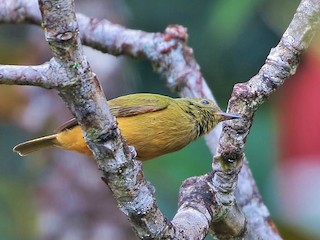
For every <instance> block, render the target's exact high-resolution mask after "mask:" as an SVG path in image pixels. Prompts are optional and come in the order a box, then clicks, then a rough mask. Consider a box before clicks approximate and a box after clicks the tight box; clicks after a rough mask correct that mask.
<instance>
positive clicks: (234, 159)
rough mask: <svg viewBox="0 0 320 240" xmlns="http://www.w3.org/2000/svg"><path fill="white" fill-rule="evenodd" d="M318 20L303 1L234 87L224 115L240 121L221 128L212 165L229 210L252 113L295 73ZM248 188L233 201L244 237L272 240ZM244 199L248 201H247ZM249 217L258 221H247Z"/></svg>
mask: <svg viewBox="0 0 320 240" xmlns="http://www.w3.org/2000/svg"><path fill="white" fill-rule="evenodd" d="M319 18H320V2H319V1H315V0H313V1H312V0H303V1H302V2H301V4H300V5H299V7H298V9H297V13H296V14H295V16H294V18H293V19H292V21H291V23H290V25H289V27H288V29H287V30H286V32H285V33H284V35H283V36H282V38H281V40H280V42H279V44H278V45H277V46H276V47H275V48H274V49H272V50H271V52H270V54H269V56H268V57H267V60H266V63H265V64H264V65H263V66H262V68H261V70H260V71H259V73H258V74H257V75H256V76H254V77H253V78H252V79H251V80H250V81H248V82H246V83H240V84H236V85H235V87H234V89H233V93H232V96H231V99H230V101H229V106H228V111H230V112H236V113H240V114H241V115H242V118H241V119H239V120H236V121H230V122H227V123H225V124H224V127H223V131H222V134H221V137H220V143H219V147H218V150H217V154H216V156H215V158H214V161H213V164H212V167H213V170H214V172H215V175H214V179H213V184H214V187H215V189H216V190H217V194H218V195H219V196H220V197H219V199H221V200H222V202H224V203H227V202H229V204H230V206H233V205H234V203H235V198H234V189H235V187H236V184H237V179H238V173H239V171H240V169H241V167H242V164H243V158H244V154H243V151H244V145H245V142H246V138H247V135H248V134H249V130H250V127H251V125H252V121H253V115H254V113H255V111H256V110H257V109H258V107H259V106H260V105H261V104H262V103H263V102H264V101H265V100H266V99H267V98H268V97H269V96H270V95H271V93H273V92H274V91H275V90H276V89H277V88H278V87H279V86H281V85H282V84H283V83H284V81H285V80H286V79H288V78H289V77H290V76H291V75H293V74H294V73H295V70H296V68H297V66H298V64H299V62H300V60H301V55H302V53H303V52H304V51H305V50H306V49H307V48H308V46H309V44H310V42H311V40H312V37H313V36H314V34H315V32H316V30H317V29H318V28H319ZM242 176H244V177H245V178H246V179H250V178H251V174H250V172H244V173H243V174H242ZM248 184H249V182H248ZM248 184H245V185H244V184H242V186H241V187H239V189H240V191H239V194H238V195H237V201H238V202H240V203H241V205H242V209H243V211H244V212H245V213H246V216H247V217H248V231H247V234H252V233H254V235H255V236H251V238H254V239H255V238H262V239H275V235H274V233H276V229H275V228H274V225H273V224H272V222H269V218H268V216H269V213H268V212H267V209H266V208H265V206H264V205H263V204H260V203H261V202H262V201H261V197H258V199H259V201H258V202H259V204H257V205H255V206H254V210H253V208H252V205H253V203H254V201H256V200H257V199H256V197H254V198H252V196H254V193H255V192H257V189H256V188H255V187H254V186H253V185H251V186H250V185H248ZM244 186H249V189H251V191H250V192H248V191H246V189H245V188H244ZM248 196H250V198H248ZM248 199H251V201H247V200H248ZM254 199H255V200H254ZM252 210H253V211H252ZM253 213H256V214H257V216H259V217H258V218H252V217H250V216H252V214H253ZM261 222H266V223H267V224H270V227H269V230H267V229H263V232H262V231H256V226H257V224H260V223H261Z"/></svg>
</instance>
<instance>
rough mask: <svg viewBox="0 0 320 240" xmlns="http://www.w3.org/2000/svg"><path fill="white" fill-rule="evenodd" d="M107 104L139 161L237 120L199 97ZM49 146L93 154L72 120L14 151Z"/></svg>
mask: <svg viewBox="0 0 320 240" xmlns="http://www.w3.org/2000/svg"><path fill="white" fill-rule="evenodd" d="M108 104H109V107H110V110H111V112H112V114H113V115H114V116H115V117H116V118H117V122H118V126H119V128H120V131H121V134H122V136H123V137H124V138H125V139H126V141H127V144H128V145H131V146H134V148H135V150H136V152H137V159H139V160H148V159H152V158H155V157H158V156H161V155H164V154H166V153H170V152H175V151H177V150H179V149H181V148H183V147H185V146H187V145H188V144H189V143H190V142H191V141H193V140H195V139H197V138H198V137H200V136H201V135H203V134H206V133H208V132H209V131H210V130H211V129H213V128H214V127H215V126H216V125H217V124H218V123H219V122H221V121H225V120H230V119H235V118H239V115H236V114H228V113H224V112H221V110H220V108H219V107H218V106H217V105H216V104H215V103H214V102H212V101H211V100H209V99H201V98H171V97H167V96H162V95H158V94H148V93H138V94H131V95H126V96H122V97H118V98H115V99H112V100H110V101H108ZM49 146H57V147H61V148H63V149H65V150H73V151H77V152H80V153H83V154H87V155H92V152H91V151H90V149H89V148H88V147H87V144H86V143H85V141H84V138H83V133H82V130H81V128H80V126H79V125H78V123H77V121H76V120H75V119H71V120H70V121H68V122H66V123H65V124H63V127H62V128H60V130H59V131H58V132H57V133H56V134H53V135H49V136H45V137H41V138H37V139H34V140H30V141H27V142H24V143H20V144H18V145H17V146H15V147H14V148H13V150H14V151H16V152H18V153H19V154H20V155H21V156H25V155H27V154H29V153H31V152H34V151H37V150H40V149H42V148H45V147H49Z"/></svg>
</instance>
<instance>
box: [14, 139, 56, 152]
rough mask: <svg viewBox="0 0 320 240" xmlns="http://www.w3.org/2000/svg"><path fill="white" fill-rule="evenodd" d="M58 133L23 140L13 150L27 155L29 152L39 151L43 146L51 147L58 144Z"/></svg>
mask: <svg viewBox="0 0 320 240" xmlns="http://www.w3.org/2000/svg"><path fill="white" fill-rule="evenodd" d="M56 137H57V134H53V135H49V136H45V137H41V138H36V139H33V140H30V141H27V142H23V143H20V144H18V145H17V146H15V147H14V148H13V151H15V152H17V153H19V155H20V156H26V155H28V154H29V153H32V152H35V151H38V150H40V149H42V148H46V147H51V146H54V145H56V144H57V143H58V142H57V139H56Z"/></svg>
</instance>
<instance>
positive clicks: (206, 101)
mask: <svg viewBox="0 0 320 240" xmlns="http://www.w3.org/2000/svg"><path fill="white" fill-rule="evenodd" d="M201 103H202V104H203V105H209V104H210V102H209V101H208V100H207V99H202V100H201Z"/></svg>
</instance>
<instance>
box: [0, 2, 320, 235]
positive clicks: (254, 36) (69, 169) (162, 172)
mask: <svg viewBox="0 0 320 240" xmlns="http://www.w3.org/2000/svg"><path fill="white" fill-rule="evenodd" d="M298 4H299V1H297V0H284V1H281V2H279V1H276V0H268V1H267V0H243V1H237V0H227V1H225V0H214V1H213V0H210V1H209V0H203V1H202V2H201V4H199V1H195V0H189V1H188V2H187V3H186V2H185V1H183V0H176V1H172V2H170V3H168V2H166V1H155V0H149V1H138V0H130V1H128V0H127V1H124V0H121V1H120V0H108V1H106V0H94V1H81V0H78V1H76V7H77V11H78V12H81V13H85V14H87V15H88V16H92V17H97V18H107V19H109V20H110V21H112V22H114V23H119V24H122V25H124V26H126V27H128V28H133V29H141V30H143V31H148V32H163V31H164V29H165V28H166V26H168V25H169V24H180V25H183V26H185V27H187V28H188V32H189V44H188V45H189V46H190V47H192V48H193V49H194V53H195V56H196V59H197V61H198V63H199V65H200V66H201V70H202V73H203V75H204V77H205V79H206V80H207V82H208V84H209V86H210V87H211V89H212V91H213V93H214V95H215V97H216V99H217V101H218V102H219V104H220V106H221V108H222V109H225V108H226V105H227V101H228V99H229V96H230V94H231V91H232V87H233V85H234V84H235V83H237V82H244V81H247V80H249V79H250V78H251V77H252V76H253V75H255V74H256V73H257V72H258V70H259V69H260V67H261V66H262V65H263V63H264V61H265V58H266V56H267V55H268V53H269V51H270V49H271V48H272V47H274V46H275V45H276V44H277V43H278V41H279V39H280V37H281V35H282V33H283V32H284V30H285V29H286V27H287V25H288V24H289V22H290V20H291V18H292V16H293V14H294V12H295V9H296V7H297V6H298ZM318 45H319V40H318V39H316V40H315V41H314V43H313V45H312V47H311V48H310V49H309V51H308V52H307V53H306V54H305V56H304V57H303V61H302V63H301V64H300V67H299V69H298V72H297V75H295V76H294V77H292V78H291V79H290V80H289V81H287V82H286V83H285V85H284V86H283V87H282V88H281V89H280V90H279V91H278V92H277V93H276V94H275V95H273V96H272V97H271V99H270V100H268V101H267V102H266V103H265V104H264V105H263V107H262V108H260V109H259V110H258V112H257V113H256V115H255V120H254V123H253V126H252V129H251V132H250V135H249V137H248V141H247V145H246V155H247V158H248V161H249V163H250V166H251V169H252V171H253V175H254V177H255V179H256V181H257V184H258V186H259V189H260V192H261V194H262V196H263V199H264V201H265V203H266V205H267V206H268V208H269V210H270V212H271V215H272V217H273V219H274V220H275V222H276V223H277V225H278V227H279V229H280V231H281V233H282V235H283V237H284V239H320V228H319V226H320V206H319V204H318V203H319V199H320V190H319V189H320V144H319V143H320V124H318V123H319V120H320V109H319V106H318V104H317V103H318V102H319V100H320V99H319V98H320V95H319V94H318V87H319V82H318V79H319V78H320V68H319V67H318V66H319V65H320V51H319V47H318ZM0 51H1V55H0V62H1V64H24V65H30V64H41V63H43V62H45V61H47V60H49V59H50V57H51V55H50V52H49V51H48V47H47V44H46V42H45V40H44V35H43V32H42V31H41V28H40V27H35V26H29V25H16V26H15V25H1V26H0ZM85 51H86V54H87V56H88V59H89V61H90V63H91V65H92V68H93V70H94V71H95V72H96V73H97V75H98V78H99V80H100V81H101V82H102V85H103V86H104V89H105V92H106V96H107V98H114V97H117V96H120V95H124V94H129V93H135V92H151V93H160V94H165V95H170V96H177V95H176V94H175V93H172V92H170V91H169V90H168V89H167V88H166V85H165V81H164V80H162V79H160V77H159V75H157V74H156V73H154V72H153V71H152V67H151V66H150V64H149V63H148V62H147V61H145V60H138V59H131V58H128V57H125V56H121V57H117V58H116V57H113V56H109V55H106V54H101V53H99V52H98V51H95V50H92V49H89V48H86V49H85ZM71 117H72V116H71V115H70V113H69V111H68V110H67V109H66V107H65V106H64V104H63V102H62V101H61V99H60V98H59V96H58V95H57V93H56V92H55V91H48V90H43V89H40V88H36V87H15V86H4V85H1V86H0V236H1V238H2V239H7V240H18V239H25V240H29V239H46V240H47V239H52V240H53V239H68V240H70V239H103V238H104V239H115V240H125V239H135V237H134V234H133V233H132V230H131V227H130V224H129V223H128V221H127V220H126V217H125V216H124V215H123V214H122V213H121V212H120V211H119V210H118V209H117V208H116V203H115V202H114V200H113V198H112V196H111V193H110V192H109V190H108V189H107V188H106V186H105V185H104V183H103V182H102V181H101V180H100V173H99V171H98V170H97V166H96V165H95V163H94V161H93V160H92V159H89V158H86V157H84V156H82V155H79V154H77V153H72V152H64V151H62V150H56V149H50V150H49V149H48V150H46V151H42V152H39V153H35V154H32V155H30V156H28V157H25V158H21V157H19V156H18V155H17V154H15V153H13V152H12V150H11V149H12V147H13V146H14V145H15V144H17V143H20V142H23V141H25V140H28V139H30V138H34V137H38V136H42V135H45V134H48V133H51V132H52V131H53V130H54V129H55V128H56V127H57V126H59V125H60V124H62V123H63V122H64V121H66V120H68V119H70V118H71ZM211 159H212V156H211V154H210V153H209V150H208V149H207V147H206V145H205V143H204V141H203V139H200V140H198V141H196V142H194V143H192V144H190V145H189V146H188V147H186V148H185V149H183V150H181V151H179V152H177V153H173V154H170V155H166V156H163V157H161V159H160V158H159V159H155V160H153V161H149V162H146V163H144V164H143V168H144V173H145V176H146V178H147V179H148V180H149V181H151V182H152V184H153V185H154V186H155V188H156V198H157V201H158V204H159V206H160V208H161V209H162V211H163V212H164V213H165V215H166V216H167V217H168V218H169V219H171V218H172V217H173V216H174V213H175V212H176V209H177V196H178V189H179V187H180V184H181V183H182V181H183V180H184V179H186V178H188V177H190V176H195V175H200V174H203V173H206V172H208V171H210V170H211ZM208 239H210V238H209V237H208Z"/></svg>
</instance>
